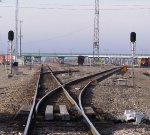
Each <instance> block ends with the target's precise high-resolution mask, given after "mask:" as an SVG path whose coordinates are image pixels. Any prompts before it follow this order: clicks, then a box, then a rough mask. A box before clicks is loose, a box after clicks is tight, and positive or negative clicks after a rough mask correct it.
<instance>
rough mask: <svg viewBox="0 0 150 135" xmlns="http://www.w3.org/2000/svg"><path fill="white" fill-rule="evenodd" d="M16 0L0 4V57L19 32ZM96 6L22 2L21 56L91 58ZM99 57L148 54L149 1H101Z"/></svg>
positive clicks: (79, 0)
mask: <svg viewBox="0 0 150 135" xmlns="http://www.w3.org/2000/svg"><path fill="white" fill-rule="evenodd" d="M15 2H16V0H1V2H0V53H6V52H7V48H8V47H7V46H8V38H7V35H8V31H9V30H15ZM94 4H95V0H19V20H22V21H23V23H22V35H23V38H22V52H39V51H40V52H46V53H49V52H50V53H92V49H93V35H94ZM99 25H100V34H99V38H100V53H119V54H121V53H130V52H131V46H130V33H131V32H136V34H137V42H136V52H137V53H142V54H144V53H150V26H149V25H150V0H100V24H99Z"/></svg>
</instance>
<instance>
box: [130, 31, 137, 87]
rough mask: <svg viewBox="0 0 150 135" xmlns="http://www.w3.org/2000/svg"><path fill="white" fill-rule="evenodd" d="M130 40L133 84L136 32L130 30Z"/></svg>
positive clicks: (133, 83) (133, 84)
mask: <svg viewBox="0 0 150 135" xmlns="http://www.w3.org/2000/svg"><path fill="white" fill-rule="evenodd" d="M130 41H131V53H132V56H131V57H132V58H131V59H132V86H133V87H134V86H135V82H134V77H135V76H134V58H135V47H136V33H135V32H131V34H130Z"/></svg>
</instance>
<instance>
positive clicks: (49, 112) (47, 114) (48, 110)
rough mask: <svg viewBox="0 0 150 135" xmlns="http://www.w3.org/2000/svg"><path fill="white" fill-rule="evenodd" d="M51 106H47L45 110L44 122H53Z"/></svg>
mask: <svg viewBox="0 0 150 135" xmlns="http://www.w3.org/2000/svg"><path fill="white" fill-rule="evenodd" d="M53 119H54V116H53V106H52V105H47V106H46V110H45V120H53Z"/></svg>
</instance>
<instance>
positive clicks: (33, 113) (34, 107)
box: [23, 67, 114, 135]
mask: <svg viewBox="0 0 150 135" xmlns="http://www.w3.org/2000/svg"><path fill="white" fill-rule="evenodd" d="M41 69H42V67H41ZM49 69H50V72H51V75H52V76H53V77H54V79H55V80H56V81H57V83H58V84H59V87H57V88H55V89H54V90H52V91H51V92H49V93H47V94H46V95H45V96H44V97H42V98H41V99H40V100H39V101H38V102H37V104H36V97H37V91H38V87H39V81H40V76H41V74H40V75H39V79H38V82H37V88H36V92H35V96H34V100H33V105H32V108H31V110H30V114H29V117H28V121H27V124H26V127H25V130H24V133H23V135H28V134H29V131H30V128H31V120H32V119H33V117H34V118H35V117H36V114H37V113H38V109H39V107H40V106H41V105H42V104H43V103H44V101H45V100H46V98H47V97H48V96H50V95H51V94H53V93H55V92H57V91H58V90H59V89H61V88H62V89H63V90H64V93H65V95H66V97H67V99H68V100H69V101H70V102H71V103H72V104H73V105H75V107H76V108H77V110H78V111H79V112H80V113H81V114H82V112H81V109H80V107H79V106H78V104H77V103H76V101H75V100H74V99H73V98H72V97H71V96H70V94H69V93H68V91H67V90H66V89H65V86H66V85H70V84H71V83H75V82H78V81H81V80H84V79H87V78H91V77H93V76H97V75H99V74H102V73H105V72H108V71H111V70H114V69H111V70H107V71H104V72H100V73H96V74H92V75H88V76H86V77H81V78H79V79H75V80H73V81H70V82H68V83H66V84H64V85H62V84H61V83H60V82H59V80H58V79H57V78H56V76H55V75H54V74H53V72H52V70H51V68H49ZM35 104H36V105H35ZM82 115H83V114H82ZM83 117H84V119H85V116H84V115H83Z"/></svg>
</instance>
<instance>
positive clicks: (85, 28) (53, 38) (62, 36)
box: [24, 25, 93, 43]
mask: <svg viewBox="0 0 150 135" xmlns="http://www.w3.org/2000/svg"><path fill="white" fill-rule="evenodd" d="M91 27H93V25H89V26H87V27H84V28H82V29H78V30H76V31H72V32H69V33H66V34H64V35H59V36H55V37H52V38H49V39H43V40H36V41H29V42H24V43H37V42H43V41H49V40H55V39H58V38H65V37H70V36H72V35H74V34H76V33H79V32H82V31H85V30H87V29H89V28H91Z"/></svg>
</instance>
